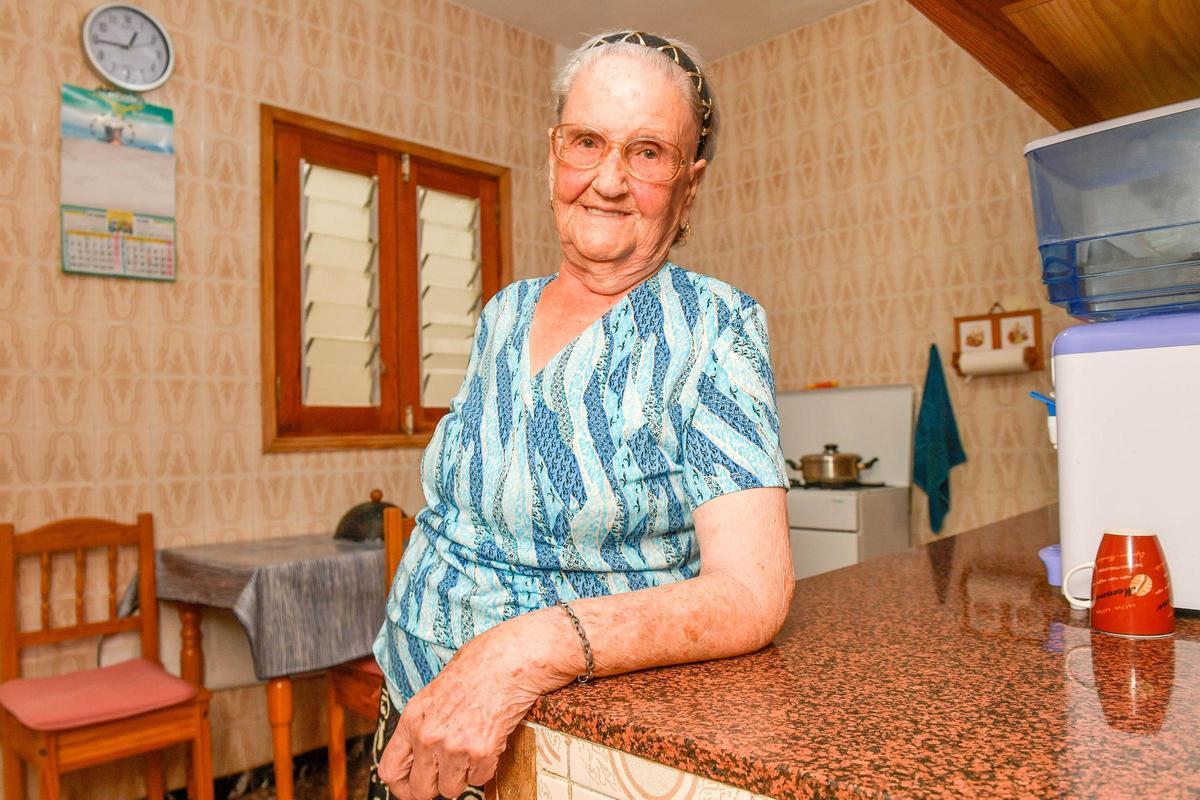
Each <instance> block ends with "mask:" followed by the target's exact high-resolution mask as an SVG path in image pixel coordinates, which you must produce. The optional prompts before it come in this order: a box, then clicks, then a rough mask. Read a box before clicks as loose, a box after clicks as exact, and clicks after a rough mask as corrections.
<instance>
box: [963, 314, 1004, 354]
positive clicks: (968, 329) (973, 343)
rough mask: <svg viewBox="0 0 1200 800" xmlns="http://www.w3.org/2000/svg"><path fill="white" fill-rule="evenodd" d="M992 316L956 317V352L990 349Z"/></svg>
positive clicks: (992, 345)
mask: <svg viewBox="0 0 1200 800" xmlns="http://www.w3.org/2000/svg"><path fill="white" fill-rule="evenodd" d="M992 327H993V326H992V318H991V317H990V316H988V315H986V314H984V315H982V316H978V317H958V318H956V319H955V320H954V328H955V334H956V338H957V339H958V352H960V353H970V352H973V351H975V350H991V349H992V348H993V347H995V345H994V344H993V341H994V338H993V335H992V334H993V331H992Z"/></svg>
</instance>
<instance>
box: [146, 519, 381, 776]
mask: <svg viewBox="0 0 1200 800" xmlns="http://www.w3.org/2000/svg"><path fill="white" fill-rule="evenodd" d="M384 562H385V558H384V550H383V542H381V541H371V542H353V541H347V540H339V539H334V538H333V537H331V536H329V535H328V534H313V535H306V536H290V537H286V538H279V539H268V540H259V541H247V542H230V543H222V544H205V545H195V546H190V547H173V548H167V549H165V550H160V551H159V552H158V554H157V565H156V574H157V579H158V596H159V598H160V599H162V600H169V601H172V602H174V603H176V604H177V605H178V607H179V618H180V623H181V631H180V659H179V661H180V669H181V672H182V677H183V678H184V679H185V680H188V681H190V682H192V683H194V684H196V685H198V686H200V685H203V684H204V666H203V664H204V659H203V649H202V648H203V643H202V640H201V635H200V614H201V612H202V609H203V608H205V607H210V608H223V609H229V610H230V611H232V613H233V615H234V616H235V617H236V618H237V620H238V621H239V622H240V623H241V624H242V627H243V628H245V631H246V637H247V639H249V642H250V652H251V656H252V658H253V662H254V672H255V675H256V676H257V677H258V679H259V680H261V681H265V682H266V694H267V713H268V717H269V719H270V722H271V739H272V748H273V750H274V758H275V782H276V793H277V794H276V796H277V797H278V798H279V800H291V798H292V797H293V785H292V746H291V745H292V743H291V723H292V715H293V709H292V676H295V675H300V674H303V673H306V672H313V671H316V670H322V669H326V668H328V667H331V666H333V665H335V664H340V663H343V662H346V661H351V660H353V659H355V658H360V657H362V656H365V655H368V654H369V653H370V652H371V643H372V642H373V641H374V639H375V635H376V634H377V633H378V632H379V628H380V626H381V625H382V624H383V618H384V605H383V598H384V590H385V588H386V584H385V576H384V573H385V569H386V567H385V563H384Z"/></svg>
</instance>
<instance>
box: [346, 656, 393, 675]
mask: <svg viewBox="0 0 1200 800" xmlns="http://www.w3.org/2000/svg"><path fill="white" fill-rule="evenodd" d="M342 666H343V667H345V668H346V669H352V670H354V671H355V672H365V673H366V674H368V675H371V676H372V677H375V678H379V680H381V681H382V680H383V670H381V669H380V668H379V665H378V664H376V663H375V656H367V657H366V658H360V659H358V660H357V661H351V662H350V663H348V664H343V665H342Z"/></svg>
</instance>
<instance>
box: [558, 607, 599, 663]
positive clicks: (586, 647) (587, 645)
mask: <svg viewBox="0 0 1200 800" xmlns="http://www.w3.org/2000/svg"><path fill="white" fill-rule="evenodd" d="M558 604H559V605H560V606H562V610H563V611H565V612H567V616H568V617H570V618H571V624H572V625H574V626H575V632H576V633H577V634H579V642H580V644H582V645H583V660H584V664H585V665H586V667H587V669H586V670H585V671H584V674H582V675H580V676H578V677H577V678H575V680H577V681H579V682H580V683H587V682H588V681H590V680H591V679H592V671H593V670H594V669H595V667H596V662H595V661H593V660H592V643H591V642H589V641H588V637H587V633H585V632H584V630H583V623H582V622H580V621H579V617H578V616H576V614H575V611H574V609H572V608H571V607H570V606H569V605H567V603H566V601H565V600H559V601H558Z"/></svg>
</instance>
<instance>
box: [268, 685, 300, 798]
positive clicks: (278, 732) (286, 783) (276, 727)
mask: <svg viewBox="0 0 1200 800" xmlns="http://www.w3.org/2000/svg"><path fill="white" fill-rule="evenodd" d="M292 713H293V709H292V679H291V678H287V677H283V678H274V679H272V680H269V681H267V718H268V719H270V720H271V747H272V749H273V750H274V751H275V797H276V799H277V800H294V790H293V788H292Z"/></svg>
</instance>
